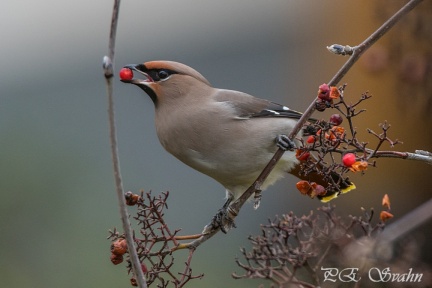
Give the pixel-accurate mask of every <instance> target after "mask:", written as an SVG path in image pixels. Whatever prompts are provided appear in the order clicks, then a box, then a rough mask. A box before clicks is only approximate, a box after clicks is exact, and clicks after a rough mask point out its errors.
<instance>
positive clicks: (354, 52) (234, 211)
mask: <svg viewBox="0 0 432 288" xmlns="http://www.w3.org/2000/svg"><path fill="white" fill-rule="evenodd" d="M422 1H423V0H411V1H409V2H408V3H407V4H405V6H403V7H402V8H401V9H400V10H399V11H398V12H396V13H395V14H394V15H393V16H392V17H390V19H388V20H387V21H386V22H385V23H384V24H383V25H382V26H381V27H379V28H378V29H377V30H376V31H375V32H374V33H372V34H371V35H370V36H369V37H368V38H367V39H366V40H364V41H363V42H362V43H361V44H359V45H357V46H355V47H349V46H342V45H336V46H337V47H338V48H341V47H342V48H346V50H344V49H342V50H344V51H345V54H344V53H338V54H342V55H347V54H349V55H351V56H350V58H349V59H348V60H347V61H346V62H345V64H344V65H343V66H342V68H341V69H340V70H339V71H338V72H337V73H336V74H335V75H334V76H333V78H332V79H331V80H330V81H329V82H328V83H327V84H328V85H329V86H335V85H336V84H337V83H338V82H339V81H340V80H341V79H342V78H343V77H344V76H345V75H346V73H347V72H348V71H349V70H350V69H351V67H352V66H353V65H354V63H355V62H357V60H358V59H359V57H360V56H361V55H362V54H363V53H364V52H365V51H366V50H367V49H369V48H370V47H371V46H372V45H373V44H374V43H375V42H376V41H377V40H378V39H380V38H381V37H382V36H383V35H384V34H385V33H386V32H387V31H389V30H390V29H391V28H392V27H393V26H394V25H395V24H396V23H397V22H398V21H399V20H400V19H401V18H402V17H403V16H404V15H406V14H407V13H408V12H410V11H411V10H412V9H413V8H414V7H415V6H417V5H418V4H419V3H420V2H422ZM333 46H335V45H333ZM333 48H334V47H333ZM336 50H338V49H336ZM333 52H334V51H333ZM317 99H318V98H315V99H314V100H313V101H312V103H311V104H310V105H309V107H308V108H307V109H306V110H305V112H304V113H303V115H302V117H301V118H300V119H299V121H298V122H297V124H296V125H295V126H294V128H293V130H292V131H291V132H290V134H289V135H288V137H289V139H291V140H293V139H294V138H295V137H296V136H297V134H298V133H299V132H300V130H301V129H302V127H303V125H304V124H305V123H306V121H307V120H308V119H309V118H310V117H311V115H312V114H313V112H314V111H315V107H316V101H317ZM284 152H285V151H284V150H283V149H281V148H279V149H278V150H277V151H276V152H275V154H274V155H273V157H272V159H270V161H269V163H268V164H267V166H266V167H265V168H264V169H263V171H262V172H261V174H260V175H259V176H258V178H257V179H256V180H255V182H254V183H252V185H251V186H250V187H249V188H248V189H247V190H246V191H245V192H244V193H243V194H242V196H241V197H240V198H239V199H237V200H236V201H234V202H232V203H231V204H230V205H229V207H228V208H227V216H228V217H230V218H231V219H232V220H233V219H234V218H235V217H236V216H237V215H238V213H239V211H240V209H241V207H242V206H243V205H244V203H245V202H246V201H247V200H248V199H249V198H250V197H251V196H252V194H254V193H260V192H261V185H262V184H263V183H264V181H265V180H266V179H267V177H268V176H269V174H270V173H271V171H272V170H273V168H274V167H275V166H276V164H277V162H278V161H279V160H280V158H282V156H283V154H284ZM380 156H381V157H384V155H380ZM408 157H409V159H419V156H418V155H417V154H416V156H413V155H411V156H407V158H408ZM426 157H430V156H426ZM401 158H403V157H401ZM420 158H422V157H420ZM218 231H219V227H217V228H214V227H213V229H212V230H210V231H206V232H207V234H205V235H203V236H202V237H200V238H199V239H197V240H195V241H194V242H192V243H190V247H191V248H196V247H197V246H198V245H200V244H202V243H203V242H205V241H206V240H207V239H209V238H211V237H212V236H213V235H214V234H216V233H217V232H218Z"/></svg>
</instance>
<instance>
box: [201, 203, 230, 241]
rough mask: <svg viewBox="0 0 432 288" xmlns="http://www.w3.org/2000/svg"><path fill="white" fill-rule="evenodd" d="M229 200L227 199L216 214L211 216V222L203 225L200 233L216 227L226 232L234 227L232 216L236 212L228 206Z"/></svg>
mask: <svg viewBox="0 0 432 288" xmlns="http://www.w3.org/2000/svg"><path fill="white" fill-rule="evenodd" d="M230 202H231V201H227V203H225V205H224V206H223V207H222V208H221V209H219V211H218V212H217V213H216V215H215V216H213V219H212V220H211V222H210V223H209V224H207V225H206V226H205V227H204V230H203V232H202V234H208V233H211V232H212V231H214V230H217V229H220V230H221V231H222V232H223V233H225V234H226V233H227V232H228V231H229V230H231V229H232V228H236V225H235V223H234V218H235V217H236V216H237V214H238V213H237V212H235V211H234V210H233V209H232V208H231V207H230V206H229V203H230Z"/></svg>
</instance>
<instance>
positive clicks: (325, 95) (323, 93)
mask: <svg viewBox="0 0 432 288" xmlns="http://www.w3.org/2000/svg"><path fill="white" fill-rule="evenodd" d="M318 98H319V99H321V100H326V101H329V100H330V87H329V86H328V85H327V84H325V83H324V84H321V85H320V86H319V88H318Z"/></svg>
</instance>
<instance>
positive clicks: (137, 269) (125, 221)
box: [102, 0, 147, 288]
mask: <svg viewBox="0 0 432 288" xmlns="http://www.w3.org/2000/svg"><path fill="white" fill-rule="evenodd" d="M119 10H120V0H114V8H113V14H112V18H111V30H110V37H109V44H108V56H104V58H103V65H102V66H103V70H104V75H105V80H106V88H107V97H108V122H109V139H110V143H111V156H112V162H113V169H114V180H115V185H116V192H117V198H118V202H119V208H120V217H121V221H122V225H123V230H124V233H125V236H126V241H127V246H128V251H129V256H130V258H131V262H132V268H133V272H134V275H135V278H136V279H137V283H138V285H139V287H141V288H147V282H146V280H145V277H144V274H143V271H142V269H141V263H140V260H139V258H138V255H137V252H136V249H135V244H134V239H133V234H132V229H131V224H130V221H129V213H128V211H127V208H126V201H125V197H124V190H123V184H122V178H121V173H120V161H119V156H118V147H117V136H116V127H115V117H114V101H113V69H114V68H113V66H114V52H115V38H116V31H117V22H118V15H119Z"/></svg>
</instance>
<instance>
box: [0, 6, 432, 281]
mask: <svg viewBox="0 0 432 288" xmlns="http://www.w3.org/2000/svg"><path fill="white" fill-rule="evenodd" d="M375 2H376V1H372V0H368V1H361V3H360V2H347V1H342V0H331V1H325V2H324V1H319V2H318V1H282V0H280V1H279V0H277V1H271V2H268V1H249V0H238V1H228V0H222V1H192V0H184V1H174V0H169V1H123V3H122V5H121V8H120V19H119V27H118V31H117V45H116V58H115V71H118V70H119V69H120V68H121V67H122V66H123V65H126V64H131V63H142V62H145V61H149V60H174V61H179V62H183V63H186V64H188V65H189V66H191V67H194V68H195V69H196V70H198V71H199V72H201V73H202V74H203V75H204V76H205V77H206V78H207V79H208V80H209V81H210V82H211V83H212V84H213V85H214V86H215V87H220V88H227V89H234V90H240V91H243V92H247V93H250V94H253V95H255V96H258V97H262V98H267V99H269V100H272V101H275V102H279V103H281V104H287V105H289V106H290V107H291V108H293V109H296V110H299V111H303V110H304V109H305V108H306V107H307V106H308V105H309V103H310V101H311V100H312V99H313V98H314V97H315V95H316V91H317V87H318V85H320V84H322V83H324V82H327V81H329V80H330V79H331V77H332V76H333V75H334V74H335V73H336V71H337V70H338V68H339V67H340V66H341V65H342V63H344V62H345V61H346V60H347V58H346V57H345V58H344V57H338V56H334V55H332V54H330V53H328V52H327V50H326V48H325V47H326V46H327V45H330V44H334V43H339V44H344V45H345V44H350V45H356V44H358V43H360V42H361V41H362V40H363V39H365V38H366V37H367V36H369V35H370V33H371V32H372V31H374V30H375V29H376V28H377V27H378V26H379V25H380V24H381V23H382V22H383V21H384V20H385V19H386V18H387V17H388V16H389V15H391V14H392V13H394V12H395V11H397V10H398V9H399V7H401V5H402V4H403V2H404V1H394V2H392V4H391V5H387V4H388V2H386V5H385V6H384V5H380V4H376V3H375ZM112 5H113V3H112V1H101V0H97V1H83V0H78V1H53V0H45V1H26V0H22V1H7V2H6V3H4V4H3V5H2V9H1V12H0V39H1V44H0V63H1V66H2V69H1V71H0V132H1V134H0V135H1V137H0V143H1V146H0V175H1V176H0V235H1V238H0V267H1V269H0V286H2V287H34V288H38V287H129V280H128V279H129V277H128V276H127V275H126V269H125V268H124V266H122V265H119V266H114V265H112V264H111V262H110V260H109V256H110V252H109V247H110V242H109V241H107V240H106V237H107V236H108V232H107V231H108V229H112V228H113V227H119V228H120V227H121V224H120V220H119V212H118V208H117V198H116V196H115V188H114V181H113V173H112V164H111V155H110V152H109V142H108V124H107V113H106V109H107V101H106V91H105V80H104V77H103V72H102V67H101V65H102V57H103V56H104V55H106V54H107V46H108V35H109V28H110V21H111V13H112ZM430 12H431V5H430V2H427V1H425V3H423V4H421V5H420V6H419V7H418V8H416V10H415V11H414V12H413V13H412V14H410V16H409V17H408V18H407V19H405V21H404V22H403V23H400V24H399V25H398V26H397V27H395V30H394V31H391V32H390V33H389V34H388V35H386V36H385V37H384V38H383V39H382V40H380V41H379V42H378V43H377V44H376V46H375V47H374V49H373V50H371V52H370V53H368V55H365V57H364V59H362V61H360V62H359V63H358V64H357V65H356V66H355V67H354V68H353V69H352V70H351V71H350V72H349V74H348V75H347V76H346V77H345V78H344V79H343V82H347V83H348V87H347V89H346V92H345V96H346V98H347V99H348V101H352V102H355V101H357V99H358V98H359V97H360V95H361V93H363V92H365V91H369V92H370V93H371V94H372V95H373V98H372V99H370V100H368V101H366V102H365V103H364V106H363V108H365V109H367V112H366V113H364V114H363V115H361V116H359V117H358V118H357V119H356V122H355V125H356V126H357V128H358V131H359V134H360V135H359V137H360V138H361V139H364V141H370V142H371V144H370V145H371V147H373V145H374V144H373V143H375V142H374V141H375V139H373V138H371V137H370V136H369V135H367V133H366V128H371V129H373V130H375V131H377V132H379V126H378V124H379V123H382V122H383V121H385V120H387V121H388V122H389V123H391V125H392V127H391V129H390V131H389V132H390V137H393V138H397V139H400V140H402V141H403V142H404V144H403V145H398V146H397V147H396V148H395V149H397V150H400V151H414V150H415V149H424V150H429V151H431V150H432V137H431V136H430V130H431V124H432V116H431V111H432V108H431V107H432V105H431V103H432V101H431V95H432V88H431V83H432V82H431V81H430V79H432V78H431V64H432V61H431V55H432V53H431V52H432V51H431V47H432V45H430V44H431V38H430V37H432V36H431V35H432V33H431V31H430V29H431V28H430V27H432V25H430V24H431V23H430V21H431V20H430V17H425V15H426V16H427V15H430ZM428 13H429V14H428ZM428 21H429V22H428ZM428 29H429V31H428ZM116 73H117V72H116ZM115 105H116V121H117V130H118V142H119V151H120V158H121V159H120V161H121V165H122V174H123V180H124V186H125V189H126V190H131V191H134V192H138V191H139V190H140V189H144V190H145V191H149V190H151V191H153V193H154V194H155V195H156V194H157V193H159V192H161V191H167V190H169V191H170V198H169V199H168V204H169V210H168V211H167V215H166V221H167V222H168V224H169V225H170V226H171V227H172V229H174V228H182V233H183V234H188V233H198V232H200V231H201V230H202V227H203V226H204V225H205V224H207V223H208V222H209V221H210V219H211V217H212V216H213V215H214V214H215V212H216V211H217V210H218V209H219V208H220V207H221V205H222V204H223V202H224V196H225V192H224V190H223V187H221V186H220V185H219V184H218V183H216V182H215V181H214V180H212V179H210V178H208V177H207V176H204V175H201V174H200V173H198V172H196V171H194V170H191V169H190V168H188V167H186V166H184V165H183V164H182V163H180V162H179V161H178V160H176V159H175V158H173V157H172V156H171V155H169V154H168V153H166V152H165V151H164V150H163V148H162V147H161V146H160V144H159V142H158V140H157V137H156V134H155V129H154V125H153V116H154V111H153V110H154V109H153V104H152V102H151V100H150V99H149V98H148V97H147V96H146V95H144V94H143V93H142V91H141V90H139V89H137V88H136V87H133V86H131V85H124V84H122V83H121V82H120V81H118V78H117V74H116V80H115ZM332 113H334V111H326V112H325V113H323V114H315V117H316V118H324V119H326V118H327V117H328V116H329V115H331V114H332ZM383 149H389V147H383ZM377 166H378V168H370V169H369V170H368V171H367V173H366V175H364V176H361V175H353V177H352V180H353V181H354V182H355V183H356V184H357V187H358V188H357V190H356V191H354V192H351V193H349V194H348V195H346V196H344V197H339V198H338V199H337V200H336V201H334V202H333V204H335V205H337V210H338V211H339V212H340V214H342V215H349V214H353V215H359V214H361V210H360V208H361V207H365V208H370V207H374V208H375V209H376V210H377V212H378V211H380V208H381V207H380V206H381V199H382V197H383V195H384V194H385V193H387V194H389V196H390V199H391V201H392V213H394V215H395V218H394V220H392V221H396V220H397V219H398V218H400V217H403V215H404V214H406V213H408V212H410V211H411V210H413V209H415V208H416V207H417V206H419V205H420V204H422V203H423V202H425V201H426V200H428V199H430V195H431V191H432V181H431V176H432V173H431V171H432V170H431V166H429V165H426V164H424V163H420V162H412V161H404V160H395V159H378V164H377ZM296 182H297V179H294V178H292V177H287V178H286V179H284V180H282V181H280V182H278V183H277V185H274V186H272V187H271V188H270V189H268V191H266V192H265V193H264V194H263V200H262V204H261V207H260V209H258V210H257V211H254V210H253V208H252V205H246V206H245V207H244V208H243V210H242V211H241V214H240V216H239V217H238V218H237V226H238V228H237V229H234V230H232V231H230V232H229V233H228V234H227V235H223V234H221V233H220V234H219V235H216V236H215V237H214V238H212V239H210V240H209V241H208V242H206V243H205V244H204V245H203V246H202V247H200V249H199V250H198V251H197V253H195V258H194V260H193V265H192V268H193V270H194V272H195V273H196V274H198V273H204V274H205V277H204V278H203V279H202V280H199V281H192V282H191V283H190V284H191V285H190V286H188V287H257V286H258V284H259V282H257V281H253V280H234V279H232V278H231V276H230V275H231V273H232V272H235V271H236V272H238V273H241V272H242V271H241V270H240V268H238V267H237V266H236V264H235V262H234V260H235V257H236V256H240V250H239V249H240V248H241V247H248V246H249V244H248V241H247V237H248V236H249V235H255V234H259V231H260V230H259V224H260V223H265V222H266V221H267V219H268V218H273V217H274V216H275V215H277V214H278V215H280V214H282V213H287V212H289V211H294V212H295V213H297V214H299V215H302V214H307V213H309V211H310V210H315V209H316V208H317V207H319V206H321V204H320V203H319V201H316V200H311V199H309V198H307V197H304V196H302V195H300V193H299V192H298V191H297V190H296V189H295V183H296ZM431 228H432V225H431V222H430V221H428V222H427V223H426V224H424V225H422V226H421V227H419V228H418V229H416V230H415V231H412V233H410V235H409V237H412V238H413V239H415V240H416V241H417V243H418V247H419V250H420V251H422V254H423V255H425V259H426V260H425V261H430V259H431V258H432V257H431V249H432V246H431V244H430V243H431V242H430V240H431V238H427V235H429V234H430V229H431ZM429 237H430V236H429ZM183 256H184V255H182V254H181V253H180V254H179V255H178V256H175V257H178V260H177V261H179V262H183V261H184V260H183V259H182V257H183ZM120 266H121V267H120ZM215 283H216V284H215Z"/></svg>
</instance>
